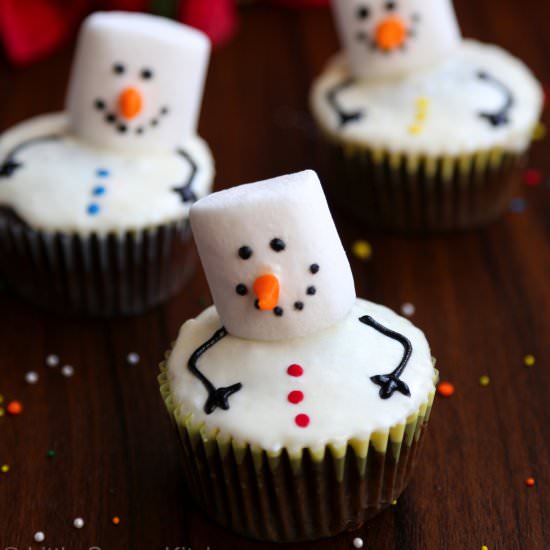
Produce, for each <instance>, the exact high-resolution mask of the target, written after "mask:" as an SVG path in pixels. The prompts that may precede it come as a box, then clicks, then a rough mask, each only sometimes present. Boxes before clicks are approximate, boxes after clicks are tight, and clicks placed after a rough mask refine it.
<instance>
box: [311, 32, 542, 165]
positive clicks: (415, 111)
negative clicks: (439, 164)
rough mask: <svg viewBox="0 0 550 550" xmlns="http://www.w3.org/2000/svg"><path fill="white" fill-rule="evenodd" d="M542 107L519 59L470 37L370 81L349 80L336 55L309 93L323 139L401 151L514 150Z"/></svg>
mask: <svg viewBox="0 0 550 550" xmlns="http://www.w3.org/2000/svg"><path fill="white" fill-rule="evenodd" d="M542 104H543V92H542V88H541V86H540V84H539V83H538V82H537V81H536V79H535V78H534V77H533V75H532V74H531V72H530V71H529V69H528V68H527V67H526V66H525V65H524V64H523V63H522V62H521V61H519V60H518V59H516V58H514V57H512V56H511V55H510V54H508V53H507V52H505V51H504V50H502V49H501V48H498V47H496V46H491V45H485V44H481V43H479V42H475V41H470V40H466V41H463V42H462V43H461V45H460V46H459V47H458V48H456V49H455V50H453V52H452V53H450V54H449V55H448V56H447V57H446V58H445V60H443V61H439V62H438V63H436V64H434V65H430V66H428V67H425V68H422V69H417V70H414V71H412V72H409V73H407V74H406V75H401V76H399V77H394V78H383V79H378V80H375V81H372V80H363V79H358V78H356V77H355V76H354V75H353V73H352V71H351V69H350V66H349V63H348V61H347V60H346V58H345V57H344V56H343V55H340V56H337V57H336V58H334V59H333V60H332V61H331V62H330V63H329V64H328V66H327V68H326V70H325V71H324V72H323V74H322V75H321V76H320V77H319V78H318V79H317V81H316V82H315V83H314V86H313V89H312V92H311V105H312V109H313V112H314V114H315V117H316V119H317V121H318V123H319V124H320V125H321V127H322V129H323V130H324V131H325V132H326V133H327V134H328V135H329V136H333V137H334V138H335V139H337V140H339V141H341V140H344V141H345V142H346V143H352V144H353V143H355V144H357V145H360V146H367V147H369V148H371V149H381V150H386V151H390V152H394V153H407V154H427V155H461V154H470V153H475V152H478V151H480V150H486V149H491V148H496V147H498V148H502V149H505V150H507V151H513V152H521V151H523V150H525V149H526V148H527V146H528V145H529V143H530V140H531V136H532V131H533V129H534V127H535V125H536V123H537V121H538V118H539V116H540V113H541V110H542Z"/></svg>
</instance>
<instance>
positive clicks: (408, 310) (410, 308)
mask: <svg viewBox="0 0 550 550" xmlns="http://www.w3.org/2000/svg"><path fill="white" fill-rule="evenodd" d="M415 311H416V308H415V307H414V304H411V303H410V302H405V303H404V304H403V305H402V306H401V313H402V314H403V315H406V316H407V317H412V316H413V315H414V312H415Z"/></svg>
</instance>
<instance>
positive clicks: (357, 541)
mask: <svg viewBox="0 0 550 550" xmlns="http://www.w3.org/2000/svg"><path fill="white" fill-rule="evenodd" d="M363 544H364V543H363V539H362V538H361V537H355V538H354V539H353V547H354V548H363Z"/></svg>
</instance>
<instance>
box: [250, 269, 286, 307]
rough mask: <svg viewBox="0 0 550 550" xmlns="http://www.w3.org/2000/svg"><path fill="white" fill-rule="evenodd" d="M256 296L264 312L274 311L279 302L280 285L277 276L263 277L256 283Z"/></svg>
mask: <svg viewBox="0 0 550 550" xmlns="http://www.w3.org/2000/svg"><path fill="white" fill-rule="evenodd" d="M253 288H254V294H256V297H257V298H258V307H259V308H260V309H261V310H262V311H266V310H270V309H274V308H275V306H276V305H277V302H278V301H279V290H280V284H279V279H277V277H275V275H272V274H269V275H262V276H261V277H258V278H257V279H256V280H255V281H254V287H253Z"/></svg>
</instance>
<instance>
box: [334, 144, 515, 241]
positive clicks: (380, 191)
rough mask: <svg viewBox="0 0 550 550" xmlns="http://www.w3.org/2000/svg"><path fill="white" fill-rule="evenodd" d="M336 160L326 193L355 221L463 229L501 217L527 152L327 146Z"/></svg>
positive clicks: (403, 228)
mask: <svg viewBox="0 0 550 550" xmlns="http://www.w3.org/2000/svg"><path fill="white" fill-rule="evenodd" d="M329 147H330V149H331V152H332V155H333V158H334V159H335V167H336V173H335V176H334V181H333V182H330V181H329V184H328V185H326V191H327V194H329V195H330V196H331V198H332V199H333V200H334V201H335V202H336V203H338V204H340V206H341V207H342V208H344V209H346V210H348V211H350V212H351V213H352V214H354V215H355V216H356V217H357V218H359V219H360V220H362V221H364V222H366V223H368V224H369V225H372V226H374V227H377V228H382V229H389V230H396V231H404V232H431V231H449V230H455V229H467V228H472V227H476V226H479V225H484V224H486V223H489V222H490V221H492V220H494V219H496V218H497V217H498V216H500V215H501V214H502V213H503V212H504V211H505V210H506V208H507V206H508V204H509V202H510V199H511V198H512V197H513V196H514V194H515V192H516V191H517V187H518V184H519V182H520V181H521V171H522V170H523V168H524V166H525V162H526V153H513V152H507V151H503V150H502V149H498V148H496V149H491V150H488V151H481V152H479V153H476V154H472V155H461V156H441V157H429V156H425V155H408V154H405V153H391V152H389V151H385V150H371V149H368V148H365V147H361V146H360V145H354V144H344V143H337V142H335V141H334V140H331V141H330V145H329Z"/></svg>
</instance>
